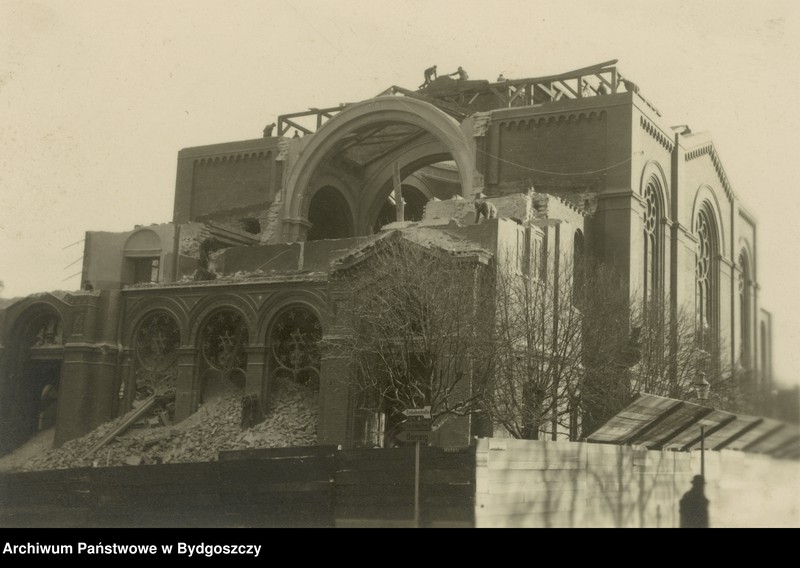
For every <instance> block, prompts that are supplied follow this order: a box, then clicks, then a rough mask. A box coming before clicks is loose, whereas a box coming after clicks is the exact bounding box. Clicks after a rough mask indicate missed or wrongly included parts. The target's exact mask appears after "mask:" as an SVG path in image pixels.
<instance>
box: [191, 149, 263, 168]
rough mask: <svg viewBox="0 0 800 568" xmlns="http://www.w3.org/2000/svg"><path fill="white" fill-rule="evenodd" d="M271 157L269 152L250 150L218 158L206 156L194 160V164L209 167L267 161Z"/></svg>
mask: <svg viewBox="0 0 800 568" xmlns="http://www.w3.org/2000/svg"><path fill="white" fill-rule="evenodd" d="M271 157H272V151H271V150H260V151H254V150H251V151H245V152H236V153H231V154H222V155H219V156H206V157H202V158H196V159H195V161H194V163H195V165H196V166H209V165H217V164H228V163H238V162H249V161H254V160H268V159H270V158H271Z"/></svg>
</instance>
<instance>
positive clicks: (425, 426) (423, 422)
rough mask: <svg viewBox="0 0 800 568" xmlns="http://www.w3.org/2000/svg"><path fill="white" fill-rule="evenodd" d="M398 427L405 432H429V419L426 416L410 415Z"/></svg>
mask: <svg viewBox="0 0 800 568" xmlns="http://www.w3.org/2000/svg"><path fill="white" fill-rule="evenodd" d="M400 427H401V428H402V429H403V430H405V431H406V432H430V431H431V420H430V419H428V418H417V417H416V416H415V417H412V418H409V419H408V420H406V421H405V422H403V423H402V424H401V425H400Z"/></svg>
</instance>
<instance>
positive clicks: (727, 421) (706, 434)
mask: <svg viewBox="0 0 800 568" xmlns="http://www.w3.org/2000/svg"><path fill="white" fill-rule="evenodd" d="M734 420H736V415H735V414H731V415H730V416H728V417H727V418H726V419H725V420H723V421H721V422H720V423H719V424H717V425H716V426H712V427H711V428H709V429H708V432H705V431H704V432H701V434H700V435H699V436H697V437H696V438H695V439H694V440H692V441H691V442H689V443H688V444H686V445H685V446H683V447H682V448H681V450H683V451H684V452H687V451H689V449H691V447H692V446H694V445H695V444H696V443H697V442H699V441H700V440H701V439H704V438H707V437H709V436H710V435H711V434H713V433H714V432H719V431H720V430H722V429H723V428H725V426H727V425H728V424H730V423H731V422H733V421H734Z"/></svg>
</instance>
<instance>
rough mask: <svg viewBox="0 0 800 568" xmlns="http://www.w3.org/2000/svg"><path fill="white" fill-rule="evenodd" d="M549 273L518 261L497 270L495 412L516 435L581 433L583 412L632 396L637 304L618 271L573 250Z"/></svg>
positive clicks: (499, 421) (492, 408)
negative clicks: (520, 267)
mask: <svg viewBox="0 0 800 568" xmlns="http://www.w3.org/2000/svg"><path fill="white" fill-rule="evenodd" d="M537 275H539V273H537ZM547 275H548V276H547V277H545V278H537V277H535V276H534V275H533V274H531V275H523V274H520V273H518V272H517V271H516V270H515V269H514V268H513V267H505V269H501V270H499V271H498V275H497V287H496V291H495V299H496V305H497V308H496V314H497V315H496V322H495V323H496V327H495V333H496V337H497V339H498V341H499V344H500V346H501V349H499V352H498V355H497V356H496V373H495V377H494V381H493V386H494V392H493V396H492V397H491V399H490V400H489V402H488V404H489V405H490V408H489V410H488V414H489V415H490V416H491V417H492V419H493V421H494V422H495V423H496V424H499V425H502V426H503V427H504V428H505V429H506V430H507V431H508V432H509V433H510V434H511V435H512V436H514V437H517V438H538V437H539V436H540V435H542V434H545V435H549V436H550V437H551V438H552V439H556V437H557V435H558V433H559V432H562V433H568V434H569V436H570V437H571V438H577V437H578V436H579V428H580V422H581V419H582V418H583V417H584V415H586V414H587V413H591V412H595V413H598V412H600V413H601V414H603V415H605V414H607V412H605V411H603V408H598V407H599V406H609V405H611V406H614V407H615V406H616V405H617V404H618V403H620V402H621V403H622V404H623V405H624V404H625V403H626V402H627V397H628V391H629V387H628V385H627V383H628V380H627V369H628V367H630V365H631V363H632V361H631V349H630V325H629V314H630V305H629V303H628V299H627V295H626V294H625V289H624V287H623V286H622V285H621V281H620V279H619V277H618V276H617V275H616V274H615V273H614V271H612V270H611V269H609V268H607V267H605V266H603V265H599V264H596V263H590V262H588V261H585V260H582V261H581V262H580V264H575V263H574V262H573V261H572V259H570V258H567V257H564V258H561V259H559V261H558V262H551V263H550V266H549V267H548V271H547ZM588 383H592V386H593V387H594V388H586V385H587V384H588Z"/></svg>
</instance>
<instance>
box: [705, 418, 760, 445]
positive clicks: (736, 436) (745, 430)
mask: <svg viewBox="0 0 800 568" xmlns="http://www.w3.org/2000/svg"><path fill="white" fill-rule="evenodd" d="M763 423H764V419H763V418H759V419H758V420H756V421H755V422H753V423H752V424H748V425H747V426H745V427H744V428H742V429H741V430H739V431H738V432H736V433H735V434H733V435H732V436H730V437H729V438H727V439H725V441H723V442H720V443H719V444H717V445H716V446H714V447H713V448H711V449H712V450H716V451H719V450H721V449H723V448H725V447H726V446H728V445H729V444H732V443H733V442H735V441H736V440H738V439H739V438H741V437H742V436H744V435H745V434H747V433H748V432H749V431H750V430H752V429H753V428H757V427H758V426H760V425H761V424H763Z"/></svg>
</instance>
